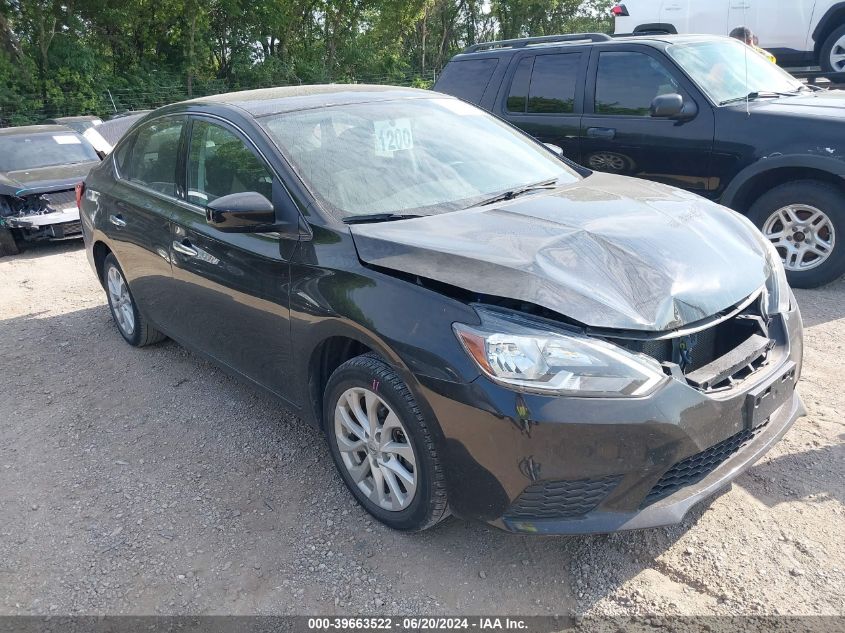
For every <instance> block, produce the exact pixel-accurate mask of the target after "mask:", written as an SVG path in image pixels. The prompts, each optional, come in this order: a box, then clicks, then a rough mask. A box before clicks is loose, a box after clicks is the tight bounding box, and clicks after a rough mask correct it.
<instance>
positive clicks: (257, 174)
mask: <svg viewBox="0 0 845 633" xmlns="http://www.w3.org/2000/svg"><path fill="white" fill-rule="evenodd" d="M272 190H273V177H272V176H271V175H270V172H269V171H267V168H266V167H265V166H264V163H262V162H261V161H260V160H259V159H258V157H256V155H255V154H253V153H252V151H251V150H250V149H249V148H248V147H247V146H246V145H245V144H244V143H243V141H241V139H240V138H238V137H237V136H236V135H235V134H234V133H233V132H230V131H229V130H227V129H225V128H222V127H220V126H219V125H214V124H212V123H206V122H205V121H194V126H193V130H192V132H191V149H190V152H189V154H188V200H190V201H191V202H193V203H194V204H198V205H201V206H205V205H207V204H208V203H209V202H211V201H212V200H215V199H216V198H220V197H222V196H228V195H229V194H230V193H244V192H246V191H257V192H258V193H260V194H262V195H264V196H265V197H266V198H267V199H268V200H270V199H272V196H273V191H272Z"/></svg>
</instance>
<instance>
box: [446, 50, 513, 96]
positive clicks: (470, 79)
mask: <svg viewBox="0 0 845 633" xmlns="http://www.w3.org/2000/svg"><path fill="white" fill-rule="evenodd" d="M498 64H499V59H498V58H497V57H487V58H485V59H467V60H463V61H454V62H449V64H448V65H447V66H446V68H444V69H443V74H442V75H441V76H440V79H439V80H438V81H437V86H435V90H437V91H438V92H445V93H446V94H450V95H452V96H455V97H460V98H461V99H464V100H465V101H469V102H471V103H475V104H478V103H481V97H482V96H484V90H485V89H486V88H487V84H488V83H489V81H490V77H492V76H493V71H495V70H496V66H497V65H498Z"/></svg>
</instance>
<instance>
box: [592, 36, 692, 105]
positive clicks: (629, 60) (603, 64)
mask: <svg viewBox="0 0 845 633" xmlns="http://www.w3.org/2000/svg"><path fill="white" fill-rule="evenodd" d="M673 92H674V93H678V94H681V95H683V94H684V93H683V92H682V91H681V88H680V86H678V82H677V81H675V79H674V78H673V77H672V75H671V74H669V71H668V70H666V68H665V67H664V66H663V64H661V63H660V62H659V61H657V60H656V59H655V58H654V57H652V56H651V55H646V54H645V53H636V52H632V51H627V52H626V51H618V52H606V51H605V52H602V53H600V54H599V63H598V71H597V74H596V98H595V111H596V114H624V115H633V116H649V107H650V106H651V102H652V101H653V100H654V98H655V97H656V96H658V95H662V94H669V93H673Z"/></svg>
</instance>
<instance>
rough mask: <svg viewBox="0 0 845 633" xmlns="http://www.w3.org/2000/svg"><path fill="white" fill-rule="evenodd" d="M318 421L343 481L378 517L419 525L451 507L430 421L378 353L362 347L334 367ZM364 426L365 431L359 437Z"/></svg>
mask: <svg viewBox="0 0 845 633" xmlns="http://www.w3.org/2000/svg"><path fill="white" fill-rule="evenodd" d="M356 410H357V411H358V413H357V415H356ZM362 416H363V417H362ZM373 421H375V423H373ZM323 423H324V428H325V431H326V438H327V440H328V443H329V450H330V451H331V454H332V459H333V460H334V463H335V466H337V469H338V471H339V472H340V475H341V477H342V478H343V481H344V483H345V484H346V486H347V488H349V490H350V492H351V493H352V495H353V496H354V497H355V499H356V500H357V501H358V503H360V504H361V505H362V506H363V507H364V509H365V510H366V511H367V512H369V513H370V514H371V515H373V516H374V517H375V518H376V519H378V520H379V521H381V522H382V523H384V524H385V525H387V526H389V527H391V528H394V529H396V530H406V531H419V530H425V529H427V528H429V527H432V526H434V525H436V524H437V523H439V522H440V521H442V520H443V519H445V518H446V517H447V516H448V515H449V513H448V509H447V501H446V484H445V476H444V473H443V466H442V465H441V463H440V458H439V456H438V453H437V449H436V447H435V445H434V439H433V436H432V432H431V428H430V424H429V422H427V421H426V420H425V418H424V417H423V414H422V412H421V411H420V408H419V406H418V405H417V402H416V400H415V399H414V396H413V394H411V391H410V390H409V389H408V386H407V385H406V384H405V382H404V381H403V380H402V379H401V378H400V377H399V375H398V374H397V373H396V372H395V371H394V370H393V368H391V367H390V366H389V365H388V364H387V363H385V362H384V361H383V360H382V359H381V358H379V357H378V356H376V355H375V354H364V355H363V356H357V357H355V358H353V359H351V360H348V361H346V362H345V363H343V364H342V365H341V366H340V367H338V368H337V369H336V370H335V372H334V373H333V374H332V376H331V378H329V382H328V384H327V385H326V390H325V394H324V399H323ZM365 427H366V428H365ZM355 429H358V431H357V432H356V431H355ZM362 431H363V435H364V436H365V437H359V435H362ZM341 446H342V447H343V448H342V449H341ZM397 473H400V475H397ZM408 474H410V475H411V477H412V479H411V478H408ZM379 486H380V487H381V490H379ZM397 491H398V492H397Z"/></svg>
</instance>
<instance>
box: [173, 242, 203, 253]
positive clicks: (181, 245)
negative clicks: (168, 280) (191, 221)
mask: <svg viewBox="0 0 845 633" xmlns="http://www.w3.org/2000/svg"><path fill="white" fill-rule="evenodd" d="M173 250H174V251H176V252H177V253H182V255H185V256H186V257H196V256H197V255H199V253H198V252H197V249H195V248H194V247H193V246H191V243H190V242H189V241H188V240H187V239H185V240H182V241H181V242H179V241H178V240H173Z"/></svg>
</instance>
